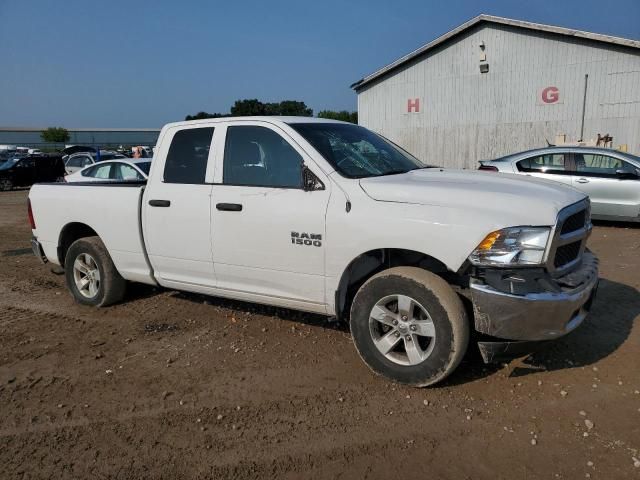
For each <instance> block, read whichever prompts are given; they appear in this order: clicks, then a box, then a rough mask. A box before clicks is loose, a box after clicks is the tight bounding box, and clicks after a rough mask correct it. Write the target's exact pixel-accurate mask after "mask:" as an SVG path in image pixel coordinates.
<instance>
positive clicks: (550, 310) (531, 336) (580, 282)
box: [470, 251, 598, 361]
mask: <svg viewBox="0 0 640 480" xmlns="http://www.w3.org/2000/svg"><path fill="white" fill-rule="evenodd" d="M545 281H546V282H547V284H549V279H545ZM552 284H553V287H554V291H551V290H548V291H541V292H537V293H525V294H511V293H506V292H503V291H500V290H498V289H496V288H494V287H492V286H490V285H488V284H487V283H484V282H482V281H481V280H480V279H476V278H472V279H471V282H470V287H471V299H472V302H473V311H474V322H475V329H476V330H477V331H478V332H480V333H482V334H486V335H490V336H491V337H495V341H487V342H479V346H480V352H481V353H482V356H483V358H484V359H485V361H491V360H495V359H496V357H502V356H509V355H511V356H517V355H518V354H520V353H526V350H528V349H531V348H532V347H534V346H535V344H536V343H538V342H544V341H546V340H552V339H555V338H559V337H561V336H563V335H566V334H567V333H569V332H571V331H572V330H574V329H575V328H577V327H578V326H579V325H580V324H581V323H582V322H583V321H584V319H585V318H586V316H587V314H588V312H589V309H590V307H591V302H592V301H593V298H594V296H595V293H596V290H597V286H598V260H597V258H596V257H595V256H594V255H593V254H591V253H590V252H588V251H586V252H585V253H584V254H583V258H582V262H581V265H580V267H579V268H578V269H577V270H575V271H573V272H571V273H569V274H567V275H564V276H563V277H559V278H556V279H553V281H552Z"/></svg>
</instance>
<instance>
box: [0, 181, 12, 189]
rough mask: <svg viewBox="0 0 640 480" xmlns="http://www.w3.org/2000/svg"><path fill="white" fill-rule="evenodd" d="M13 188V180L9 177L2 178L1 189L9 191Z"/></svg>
mask: <svg viewBox="0 0 640 480" xmlns="http://www.w3.org/2000/svg"><path fill="white" fill-rule="evenodd" d="M12 188H13V182H12V181H11V180H9V179H8V178H2V179H0V191H2V192H7V191H9V190H11V189H12Z"/></svg>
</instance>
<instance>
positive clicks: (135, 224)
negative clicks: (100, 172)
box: [29, 181, 155, 283]
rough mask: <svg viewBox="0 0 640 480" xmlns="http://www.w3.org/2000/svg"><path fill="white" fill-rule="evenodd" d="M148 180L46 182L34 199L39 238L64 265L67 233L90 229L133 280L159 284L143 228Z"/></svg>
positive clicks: (34, 191) (33, 191)
mask: <svg viewBox="0 0 640 480" xmlns="http://www.w3.org/2000/svg"><path fill="white" fill-rule="evenodd" d="M144 188H145V182H131V181H127V182H105V183H98V182H77V183H41V184H36V185H34V186H33V187H31V191H30V192H29V200H30V202H31V209H32V211H33V217H34V221H35V224H36V229H35V232H34V234H35V236H36V237H37V239H38V240H39V241H40V243H41V244H42V247H43V250H44V253H45V255H46V257H47V259H48V260H49V261H50V262H51V263H54V264H57V265H60V264H61V261H60V258H59V255H58V247H59V246H60V243H61V239H62V238H63V235H64V234H65V233H66V232H68V231H69V230H70V229H73V228H85V227H88V228H90V229H91V230H93V231H94V232H95V233H96V235H98V236H99V237H100V238H101V239H102V241H103V242H104V244H105V245H106V247H107V250H108V251H109V253H110V255H111V258H112V259H113V263H114V264H115V266H116V268H117V269H118V271H119V272H120V274H121V275H122V276H123V277H124V278H125V279H127V280H131V281H136V282H143V283H155V281H154V280H153V277H152V274H151V268H150V267H149V264H148V261H147V258H146V254H145V249H144V241H143V239H142V231H141V202H142V194H143V192H144Z"/></svg>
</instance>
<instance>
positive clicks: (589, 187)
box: [479, 147, 640, 222]
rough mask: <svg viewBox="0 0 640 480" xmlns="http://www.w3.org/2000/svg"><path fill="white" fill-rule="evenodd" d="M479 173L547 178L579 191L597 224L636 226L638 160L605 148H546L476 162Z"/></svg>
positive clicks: (639, 194)
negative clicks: (588, 202) (612, 222)
mask: <svg viewBox="0 0 640 480" xmlns="http://www.w3.org/2000/svg"><path fill="white" fill-rule="evenodd" d="M480 164H481V165H480V168H479V169H480V170H486V171H494V172H505V173H515V174H519V175H529V176H533V177H539V178H547V179H549V180H555V181H557V182H561V183H564V184H566V185H571V186H573V187H575V188H577V189H578V190H582V191H583V192H584V193H586V194H587V195H589V198H590V199H591V214H592V216H593V218H596V219H600V220H622V221H631V222H640V157H637V156H635V155H631V154H628V153H623V152H618V151H616V150H611V149H608V148H590V147H548V148H539V149H536V150H528V151H526V152H520V153H516V154H513V155H508V156H506V157H502V158H498V159H496V160H486V161H481V162H480Z"/></svg>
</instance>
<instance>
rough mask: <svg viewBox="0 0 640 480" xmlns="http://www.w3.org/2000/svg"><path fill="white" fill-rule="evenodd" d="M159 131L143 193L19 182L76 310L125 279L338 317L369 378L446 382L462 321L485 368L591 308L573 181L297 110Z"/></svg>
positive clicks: (591, 273)
mask: <svg viewBox="0 0 640 480" xmlns="http://www.w3.org/2000/svg"><path fill="white" fill-rule="evenodd" d="M159 138H160V140H159V143H158V150H157V155H156V157H155V159H154V160H153V163H152V166H151V171H150V174H149V179H148V181H147V182H146V184H145V185H138V184H136V183H135V182H121V183H113V182H110V183H92V184H64V183H62V184H41V185H35V186H33V187H32V188H31V191H30V193H29V220H30V222H31V228H32V233H33V237H34V238H33V239H32V247H33V251H34V253H35V254H36V255H37V256H38V257H39V258H40V259H41V260H42V261H50V262H52V263H54V264H56V265H61V266H63V267H64V270H65V275H66V281H67V287H68V289H69V291H70V292H71V294H72V295H73V297H74V299H75V300H76V301H77V302H78V303H80V304H83V305H92V306H97V307H104V306H107V305H110V304H113V303H116V302H119V301H122V300H123V298H124V293H125V289H126V286H127V281H130V282H141V283H147V284H151V285H160V286H163V287H166V288H173V289H177V290H185V291H189V292H198V293H201V294H208V295H215V296H220V297H226V298H234V299H238V300H244V301H252V302H257V303H264V304H268V305H274V306H280V307H287V308H293V309H298V310H304V311H310V312H316V313H320V314H324V315H328V316H332V317H337V318H338V319H344V320H348V321H349V322H350V325H351V334H352V336H353V339H354V343H355V345H356V348H357V350H358V352H359V353H360V356H361V358H362V359H363V360H364V361H365V362H366V364H367V365H368V366H369V367H370V368H371V369H372V370H374V371H375V372H377V373H379V374H382V375H385V376H387V377H389V378H391V379H393V380H395V381H397V382H401V383H405V384H410V385H414V386H426V385H431V384H434V383H436V382H439V381H441V380H442V379H444V378H445V377H446V376H447V375H449V374H450V373H451V372H452V371H453V370H454V369H455V368H456V367H457V366H458V364H459V363H460V361H461V360H462V358H463V356H464V354H465V352H466V351H467V349H468V346H469V342H470V338H472V337H471V333H472V331H474V330H475V331H476V332H480V333H482V334H483V335H482V336H481V337H479V338H476V337H473V338H474V345H475V344H476V343H475V342H476V341H478V342H477V346H478V347H479V349H480V352H481V353H482V355H483V357H484V359H485V361H490V360H497V359H498V358H499V357H500V355H502V354H507V355H510V354H512V353H522V349H529V348H531V346H532V344H533V343H535V342H537V341H548V340H551V339H555V338H559V337H561V336H563V335H565V334H567V333H569V332H571V331H572V330H574V329H575V328H577V327H578V326H579V325H580V324H581V323H582V322H583V320H584V319H585V317H586V316H587V312H588V311H589V308H590V305H591V302H592V300H593V297H594V295H595V292H596V287H597V284H598V267H597V259H596V258H595V257H594V256H593V255H592V254H591V253H590V252H589V251H588V250H585V247H586V242H587V238H588V236H589V233H590V231H591V220H590V216H589V200H588V198H587V196H586V195H584V194H583V193H581V192H579V191H577V190H575V189H572V188H567V187H565V186H562V185H559V184H557V183H555V182H548V181H543V180H528V179H527V178H525V177H518V176H515V175H509V176H507V175H494V174H487V173H483V172H469V171H463V170H446V169H442V168H438V167H429V166H427V165H425V164H424V163H422V162H420V161H419V160H417V159H416V158H414V157H413V156H411V155H410V154H409V153H407V152H405V151H403V150H402V149H400V148H399V147H397V146H395V145H394V144H392V143H391V142H389V141H388V140H386V139H384V138H383V137H381V136H379V135H376V134H375V133H373V132H371V131H369V130H367V129H366V128H363V127H361V126H358V125H353V124H349V123H344V122H338V121H332V120H324V119H315V118H308V117H245V118H240V117H238V118H220V119H207V120H197V121H191V122H180V123H172V124H169V125H166V126H165V127H164V128H163V129H162V132H161V133H160V137H159ZM212 321H213V320H212ZM324 354H326V355H332V353H331V352H324ZM319 361H320V364H321V362H322V359H320V360H319ZM345 368H349V367H348V366H345Z"/></svg>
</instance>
